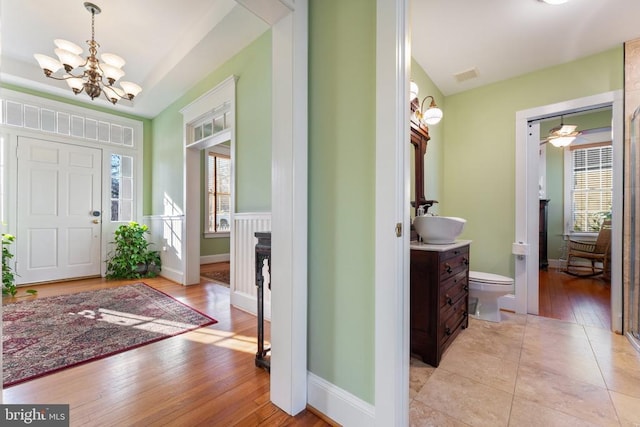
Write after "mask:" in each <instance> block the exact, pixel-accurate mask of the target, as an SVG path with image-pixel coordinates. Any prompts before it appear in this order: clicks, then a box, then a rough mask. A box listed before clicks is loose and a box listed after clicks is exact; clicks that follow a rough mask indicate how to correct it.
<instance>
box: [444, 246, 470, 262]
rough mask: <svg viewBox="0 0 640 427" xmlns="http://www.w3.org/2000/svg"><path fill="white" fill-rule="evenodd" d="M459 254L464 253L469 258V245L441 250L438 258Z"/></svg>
mask: <svg viewBox="0 0 640 427" xmlns="http://www.w3.org/2000/svg"><path fill="white" fill-rule="evenodd" d="M460 255H466V256H467V258H469V246H468V245H467V246H461V247H459V248H455V249H450V250H448V251H445V252H442V253H441V254H440V260H441V261H444V260H447V259H449V258H455V257H458V256H460Z"/></svg>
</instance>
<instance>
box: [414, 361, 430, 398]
mask: <svg viewBox="0 0 640 427" xmlns="http://www.w3.org/2000/svg"><path fill="white" fill-rule="evenodd" d="M435 369H436V368H434V367H433V366H431V365H427V364H426V363H424V362H423V361H421V360H420V359H416V358H415V357H412V358H411V361H410V362H409V399H410V400H413V398H414V397H416V394H418V392H419V391H420V389H422V387H423V386H424V385H425V383H426V382H427V380H428V379H429V377H430V376H431V374H432V373H433V371H434V370H435Z"/></svg>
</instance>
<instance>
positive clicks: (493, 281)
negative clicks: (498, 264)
mask: <svg viewBox="0 0 640 427" xmlns="http://www.w3.org/2000/svg"><path fill="white" fill-rule="evenodd" d="M469 281H473V282H476V283H485V284H488V285H503V286H511V285H513V279H512V278H510V277H505V276H500V275H499V274H493V273H485V272H483V271H469Z"/></svg>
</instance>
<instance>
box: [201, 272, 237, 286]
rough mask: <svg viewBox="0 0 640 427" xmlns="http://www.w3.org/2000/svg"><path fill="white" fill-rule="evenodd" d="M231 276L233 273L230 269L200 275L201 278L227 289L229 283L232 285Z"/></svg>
mask: <svg viewBox="0 0 640 427" xmlns="http://www.w3.org/2000/svg"><path fill="white" fill-rule="evenodd" d="M230 275H231V273H230V271H229V270H228V269H227V270H220V271H207V272H202V273H200V276H202V277H205V278H207V279H210V280H213V281H215V282H217V283H219V284H221V285H224V286H226V287H229V283H231V278H230Z"/></svg>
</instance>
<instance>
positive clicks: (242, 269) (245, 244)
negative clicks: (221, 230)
mask: <svg viewBox="0 0 640 427" xmlns="http://www.w3.org/2000/svg"><path fill="white" fill-rule="evenodd" d="M257 231H271V212H257V213H236V214H235V215H234V216H233V227H232V230H231V285H230V291H231V305H233V306H234V307H237V308H239V309H242V310H244V311H247V312H249V313H252V314H256V313H257V292H256V267H255V263H256V253H255V249H256V243H257V242H258V239H257V238H256V237H255V233H256V232H257ZM264 289H265V292H264V317H265V319H271V291H270V290H269V288H268V286H267V283H265V288H264Z"/></svg>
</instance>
